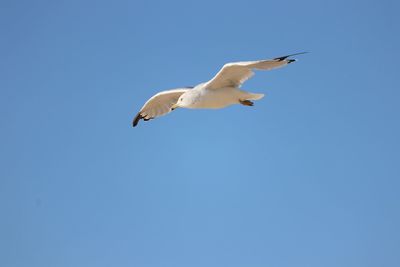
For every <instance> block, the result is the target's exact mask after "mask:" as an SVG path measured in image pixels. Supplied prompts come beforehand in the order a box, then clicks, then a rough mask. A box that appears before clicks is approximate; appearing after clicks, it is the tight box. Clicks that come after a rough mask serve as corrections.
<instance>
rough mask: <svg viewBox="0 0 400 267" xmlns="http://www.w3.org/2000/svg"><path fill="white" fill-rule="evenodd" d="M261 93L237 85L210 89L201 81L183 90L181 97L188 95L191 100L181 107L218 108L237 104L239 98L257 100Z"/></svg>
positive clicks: (261, 95)
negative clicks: (248, 90)
mask: <svg viewBox="0 0 400 267" xmlns="http://www.w3.org/2000/svg"><path fill="white" fill-rule="evenodd" d="M263 96H264V95H263V94H253V93H249V92H246V91H244V90H240V89H239V88H237V87H223V88H219V89H218V90H210V89H208V88H207V84H206V83H201V84H199V85H197V86H196V87H194V88H193V89H191V90H188V91H187V92H185V93H184V94H183V95H182V97H183V98H185V97H189V98H190V99H193V102H191V103H188V105H185V106H183V107H185V108H191V109H219V108H224V107H227V106H230V105H234V104H239V101H240V100H258V99H261V98H262V97H263Z"/></svg>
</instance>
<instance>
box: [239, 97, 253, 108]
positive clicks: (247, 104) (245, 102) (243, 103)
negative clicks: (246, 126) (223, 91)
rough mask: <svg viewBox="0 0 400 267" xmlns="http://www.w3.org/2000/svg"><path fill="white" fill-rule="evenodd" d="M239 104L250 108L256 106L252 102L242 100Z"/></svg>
mask: <svg viewBox="0 0 400 267" xmlns="http://www.w3.org/2000/svg"><path fill="white" fill-rule="evenodd" d="M239 103H240V104H242V105H244V106H249V107H252V106H254V103H253V102H251V101H250V100H240V99H239Z"/></svg>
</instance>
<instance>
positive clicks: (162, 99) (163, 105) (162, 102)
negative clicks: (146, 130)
mask: <svg viewBox="0 0 400 267" xmlns="http://www.w3.org/2000/svg"><path fill="white" fill-rule="evenodd" d="M187 90H190V89H189V88H179V89H174V90H168V91H162V92H159V93H158V94H156V95H154V96H153V97H151V98H150V99H149V100H147V102H146V103H145V104H144V106H143V107H142V108H141V109H140V111H139V113H138V114H137V115H136V117H135V118H134V119H133V122H132V125H133V127H135V126H136V125H137V124H138V123H139V121H140V120H141V119H144V120H145V121H148V120H151V119H154V118H156V117H159V116H163V115H165V114H167V113H169V112H171V111H172V110H171V107H172V106H173V105H174V104H176V102H178V99H179V97H180V96H181V95H182V94H183V93H185V92H186V91H187Z"/></svg>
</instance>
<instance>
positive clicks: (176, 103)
mask: <svg viewBox="0 0 400 267" xmlns="http://www.w3.org/2000/svg"><path fill="white" fill-rule="evenodd" d="M298 54H302V53H298ZM293 55H297V54H293ZM293 55H289V56H284V57H278V58H274V59H270V60H258V61H245V62H235V63H228V64H225V65H224V67H223V68H222V69H221V70H220V71H219V72H218V73H217V75H216V76H215V77H214V78H212V79H211V80H210V81H208V82H205V83H201V84H199V85H197V86H195V87H193V88H189V87H185V88H178V89H173V90H167V91H163V92H160V93H158V94H156V95H154V96H153V97H151V98H150V99H149V100H148V101H147V102H146V103H145V104H144V106H143V107H142V109H141V110H140V111H139V113H138V114H137V115H136V117H135V118H134V120H133V126H134V127H135V126H136V125H137V124H138V123H139V121H140V120H141V119H144V120H145V121H147V120H150V119H153V118H156V117H159V116H162V115H165V114H167V113H169V112H171V111H173V110H174V109H176V108H178V107H180V108H190V109H219V108H224V107H227V106H230V105H234V104H242V105H245V106H252V105H253V102H251V101H250V100H259V99H261V98H263V96H264V94H255V93H250V92H247V91H244V90H241V89H240V86H241V85H242V84H243V83H244V82H245V81H246V80H247V79H249V78H250V77H251V76H252V75H253V74H254V73H253V71H252V70H253V69H256V70H270V69H274V68H278V67H282V66H285V65H287V64H289V63H292V62H294V61H295V60H294V59H287V58H288V57H290V56H293Z"/></svg>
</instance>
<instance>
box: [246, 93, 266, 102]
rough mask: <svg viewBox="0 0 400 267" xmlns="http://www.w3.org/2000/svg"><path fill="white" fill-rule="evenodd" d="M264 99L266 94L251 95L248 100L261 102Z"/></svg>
mask: <svg viewBox="0 0 400 267" xmlns="http://www.w3.org/2000/svg"><path fill="white" fill-rule="evenodd" d="M263 97H264V94H254V93H249V97H248V100H260V99H261V98H263Z"/></svg>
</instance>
